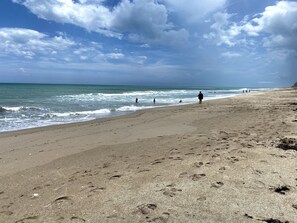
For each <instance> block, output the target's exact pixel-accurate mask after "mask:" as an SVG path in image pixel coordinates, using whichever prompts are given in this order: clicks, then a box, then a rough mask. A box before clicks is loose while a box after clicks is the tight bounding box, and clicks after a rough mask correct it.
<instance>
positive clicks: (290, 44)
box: [204, 1, 297, 51]
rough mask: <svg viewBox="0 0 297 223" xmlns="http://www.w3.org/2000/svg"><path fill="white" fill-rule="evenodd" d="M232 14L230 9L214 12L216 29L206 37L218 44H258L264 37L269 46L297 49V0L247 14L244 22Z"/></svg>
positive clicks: (266, 45)
mask: <svg viewBox="0 0 297 223" xmlns="http://www.w3.org/2000/svg"><path fill="white" fill-rule="evenodd" d="M231 19H232V15H231V14H228V13H226V12H224V13H222V12H220V13H216V14H215V15H214V20H215V23H213V24H212V26H211V29H212V30H213V31H212V32H210V33H209V34H205V35H204V38H206V39H211V40H214V41H215V42H216V44H217V45H222V44H225V45H228V46H234V45H237V44H249V45H253V44H255V39H256V40H257V41H259V40H260V41H261V42H262V45H263V46H264V47H267V48H279V49H287V50H292V49H293V50H295V51H297V2H295V1H280V2H277V3H276V4H275V5H273V6H268V7H266V8H265V10H264V12H263V13H260V14H257V15H256V16H255V17H254V18H252V19H249V17H247V16H246V17H245V18H244V19H243V20H242V21H241V22H239V23H235V22H232V21H231Z"/></svg>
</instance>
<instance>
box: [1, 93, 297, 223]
mask: <svg viewBox="0 0 297 223" xmlns="http://www.w3.org/2000/svg"><path fill="white" fill-rule="evenodd" d="M296 95H297V90H296V89H281V90H278V91H269V92H259V93H255V94H253V93H251V94H245V95H239V97H230V98H224V99H220V100H211V101H205V102H204V103H202V104H198V103H196V104H191V105H182V106H179V105H178V106H174V107H162V108H154V109H148V110H140V111H136V112H134V113H132V114H128V115H124V116H118V117H112V118H106V119H96V120H92V121H87V122H81V123H70V124H65V125H57V126H46V127H40V128H34V129H26V130H20V131H16V132H8V133H7V132H6V133H1V134H0V143H1V148H0V222H1V223H2V222H3V223H4V222H5V223H6V222H50V223H51V222H72V223H73V222H89V223H93V222H98V221H100V222H131V223H134V222H211V223H212V222H247V223H249V222H251V223H256V222H259V221H262V222H265V221H266V222H268V221H269V219H273V220H275V221H276V220H278V221H277V222H286V221H289V222H297V217H296V212H297V209H296V208H295V205H297V193H296V192H297V189H296V179H297V173H296V161H297V151H294V150H282V149H280V148H278V145H279V143H280V142H282V140H284V139H285V138H293V139H292V140H293V144H294V143H296V144H295V146H296V148H297V136H296V133H297V124H296V121H297V113H296V110H297V107H296ZM294 140H295V141H294ZM283 142H285V140H284V141H283ZM292 148H294V147H292Z"/></svg>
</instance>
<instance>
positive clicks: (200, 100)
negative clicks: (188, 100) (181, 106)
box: [197, 91, 203, 104]
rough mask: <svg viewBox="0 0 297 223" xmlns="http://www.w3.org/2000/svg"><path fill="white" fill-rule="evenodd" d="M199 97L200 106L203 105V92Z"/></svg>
mask: <svg viewBox="0 0 297 223" xmlns="http://www.w3.org/2000/svg"><path fill="white" fill-rule="evenodd" d="M197 96H198V99H199V104H201V103H202V100H203V94H202V92H201V91H200V92H199V94H198V95H197Z"/></svg>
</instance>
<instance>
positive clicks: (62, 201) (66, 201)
mask: <svg viewBox="0 0 297 223" xmlns="http://www.w3.org/2000/svg"><path fill="white" fill-rule="evenodd" d="M52 203H53V204H55V205H58V206H59V207H61V206H67V205H72V204H73V200H72V199H71V198H70V197H68V196H61V197H58V198H56V199H55V200H54V201H53V202H52Z"/></svg>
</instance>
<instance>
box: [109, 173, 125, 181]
mask: <svg viewBox="0 0 297 223" xmlns="http://www.w3.org/2000/svg"><path fill="white" fill-rule="evenodd" d="M122 176H123V175H121V174H116V175H113V176H111V177H110V178H109V180H112V179H117V178H121V177H122Z"/></svg>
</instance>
